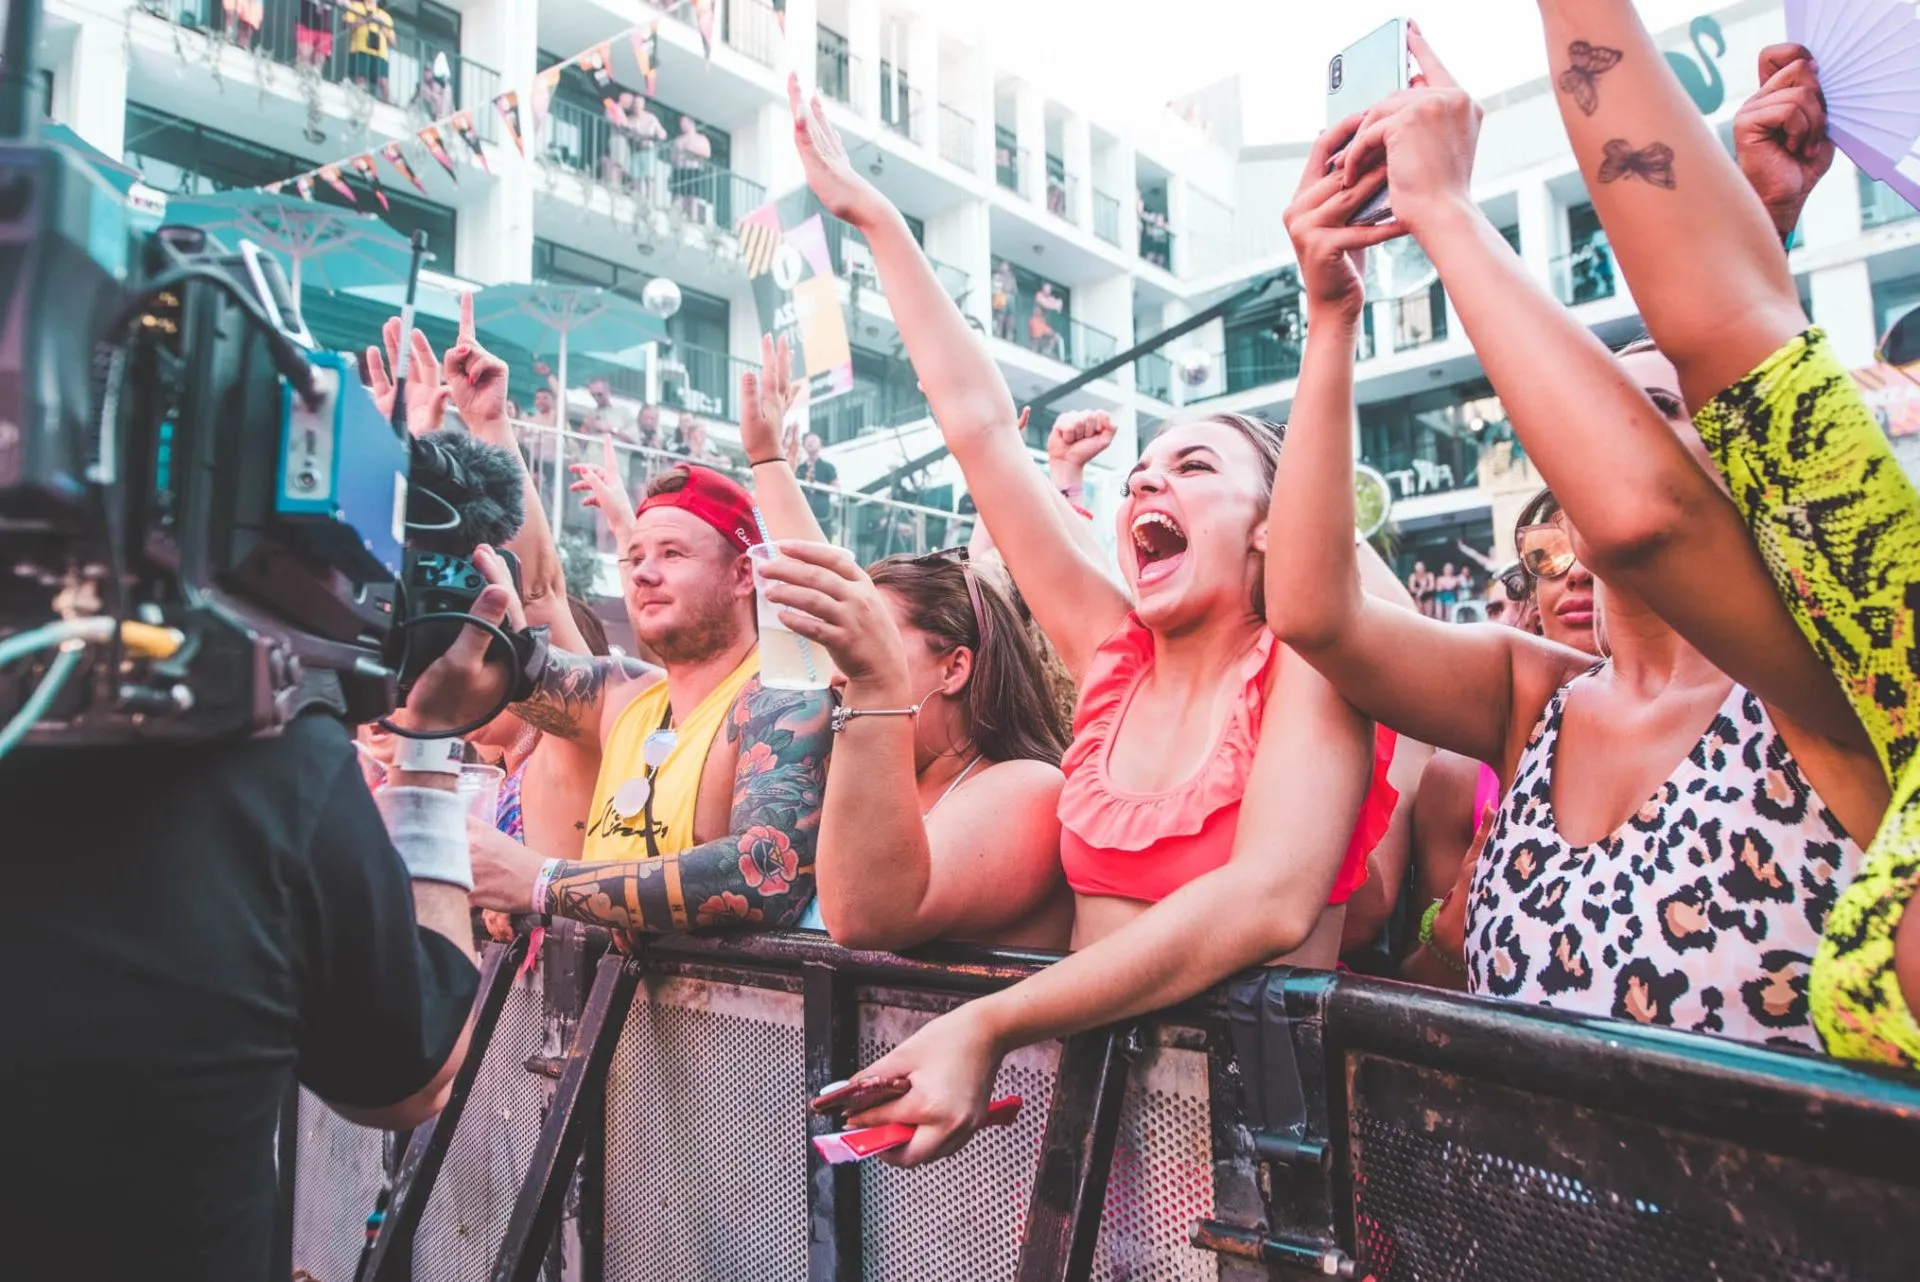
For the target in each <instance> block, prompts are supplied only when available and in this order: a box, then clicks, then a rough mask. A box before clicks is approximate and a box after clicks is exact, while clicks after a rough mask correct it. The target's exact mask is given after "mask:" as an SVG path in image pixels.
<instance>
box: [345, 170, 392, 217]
mask: <svg viewBox="0 0 1920 1282" xmlns="http://www.w3.org/2000/svg"><path fill="white" fill-rule="evenodd" d="M347 163H348V164H350V165H352V166H353V172H354V173H356V174H359V175H360V180H361V181H362V182H364V183H366V184H367V186H369V187H371V188H373V198H374V199H375V200H377V201H379V202H380V208H381V209H382V210H383V211H391V210H392V208H393V206H391V205H389V204H387V193H386V192H385V191H383V190H381V187H380V175H379V174H377V173H375V172H374V169H373V157H372V156H355V157H354V158H353V159H352V160H350V161H348V162H347Z"/></svg>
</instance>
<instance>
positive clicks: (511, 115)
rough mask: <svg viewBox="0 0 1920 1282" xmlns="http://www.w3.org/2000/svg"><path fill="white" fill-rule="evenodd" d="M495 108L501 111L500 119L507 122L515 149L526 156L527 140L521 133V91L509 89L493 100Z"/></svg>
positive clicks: (509, 135) (508, 132) (508, 131)
mask: <svg viewBox="0 0 1920 1282" xmlns="http://www.w3.org/2000/svg"><path fill="white" fill-rule="evenodd" d="M493 109H494V110H495V111H497V112H499V113H500V119H502V120H504V121H506V122H507V137H509V138H511V139H513V147H514V150H515V151H518V152H519V153H520V154H521V155H522V156H525V155H526V154H527V140H526V138H524V137H523V136H522V135H521V133H520V91H519V90H518V89H509V90H507V91H506V92H505V93H503V94H501V95H500V96H499V97H497V98H495V99H494V100H493Z"/></svg>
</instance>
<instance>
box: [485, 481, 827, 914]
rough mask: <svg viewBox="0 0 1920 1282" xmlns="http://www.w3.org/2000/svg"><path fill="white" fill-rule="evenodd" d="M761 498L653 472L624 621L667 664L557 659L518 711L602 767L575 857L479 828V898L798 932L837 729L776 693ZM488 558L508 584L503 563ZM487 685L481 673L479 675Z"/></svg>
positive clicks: (817, 704) (623, 564)
mask: <svg viewBox="0 0 1920 1282" xmlns="http://www.w3.org/2000/svg"><path fill="white" fill-rule="evenodd" d="M757 528H758V526H757V523H756V522H755V520H754V514H753V500H752V498H751V497H750V496H749V495H748V494H747V492H746V491H745V490H743V489H741V488H740V486H739V485H737V484H735V483H734V482H733V481H732V480H731V479H729V478H728V477H727V476H725V475H724V474H722V473H720V472H717V471H715V470H714V469H712V468H708V467H701V466H697V465H682V466H680V467H676V468H674V469H672V470H671V471H669V472H666V473H664V474H662V475H661V476H659V477H657V478H655V480H654V481H653V483H652V484H651V485H649V486H648V487H647V497H646V499H645V501H643V502H642V503H641V504H640V508H639V511H638V513H636V515H635V518H634V522H633V526H632V531H631V533H630V535H629V537H628V542H627V546H626V548H625V550H624V553H623V555H622V556H621V558H620V568H621V570H622V573H623V575H624V578H625V593H626V604H627V615H628V617H629V618H630V619H631V620H632V621H633V625H634V630H635V632H636V633H637V634H638V636H639V639H640V640H641V642H643V643H644V644H645V645H646V646H647V648H648V649H649V650H650V651H652V652H653V653H654V654H656V655H658V656H660V658H661V660H662V661H663V662H664V663H665V665H666V666H665V668H664V669H661V668H654V667H650V666H648V665H646V664H642V663H639V662H638V661H636V660H633V659H627V658H607V657H599V658H597V657H593V656H588V655H573V654H566V653H562V652H559V651H555V652H553V653H552V655H551V657H550V658H549V659H548V662H547V667H546V670H545V671H544V672H543V673H542V674H541V678H540V681H539V683H538V688H537V689H536V691H535V693H534V694H533V696H532V697H531V698H530V699H528V700H527V701H526V702H524V703H519V704H515V705H514V711H515V712H517V713H518V714H519V715H520V718H521V719H522V720H523V721H525V722H527V723H528V724H529V725H533V726H536V727H538V728H539V729H540V730H542V731H544V732H545V734H546V736H547V738H546V739H545V740H544V741H543V743H542V749H543V751H554V752H561V753H566V754H570V755H571V756H572V758H573V760H572V761H570V762H568V763H566V764H565V768H567V769H570V770H571V769H577V770H583V771H592V770H597V778H596V782H595V785H594V790H593V804H592V807H591V809H590V810H589V812H588V813H587V814H586V815H584V816H583V817H582V822H583V825H584V828H585V832H586V842H585V847H584V849H583V851H582V855H583V857H582V858H581V859H580V860H578V861H567V860H559V859H549V858H546V857H545V856H543V855H542V854H541V853H540V852H538V851H534V850H529V849H528V848H527V847H525V846H522V845H520V844H518V843H517V842H514V841H513V840H511V839H510V838H507V837H504V836H502V835H501V834H500V833H498V832H497V831H494V830H492V829H490V828H486V827H484V826H482V825H478V824H475V825H473V826H472V828H471V834H470V835H471V840H472V847H473V870H474V889H473V902H474V904H475V905H477V906H479V907H482V908H493V909H499V910H501V911H505V912H522V913H524V912H538V913H550V914H555V915H559V916H565V917H571V918H573V919H575V920H577V921H584V922H589V923H592V924H594V925H598V926H605V927H607V928H609V929H612V930H619V931H680V930H690V929H700V928H704V927H713V926H790V925H792V924H793V923H795V922H796V921H798V920H799V918H800V915H801V913H802V912H803V911H804V910H805V909H806V907H807V903H808V901H809V900H810V899H811V898H812V897H813V847H814V840H815V837H816V834H817V833H818V830H819V826H820V799H821V796H822V793H823V791H824V787H825V782H826V762H827V752H828V748H829V746H830V744H831V742H832V734H831V731H830V729H829V726H828V715H829V711H830V709H831V702H830V699H829V696H828V694H827V692H826V691H825V690H769V689H766V688H764V687H763V686H762V685H761V684H760V681H759V671H760V651H759V634H758V626H757V623H756V616H755V609H754V590H753V576H752V571H751V569H750V562H749V559H748V557H747V555H746V553H747V549H748V548H749V547H750V546H752V545H753V544H754V543H755V542H757V541H758V538H757V535H756V533H755V531H756V530H757ZM475 559H476V562H477V563H478V564H479V565H480V568H481V570H482V571H483V573H485V574H486V575H487V576H488V578H490V579H492V580H493V581H495V582H503V581H506V580H505V571H504V568H503V567H502V566H501V565H500V563H499V562H498V560H497V558H495V557H493V556H492V554H491V552H490V551H486V550H482V551H481V552H480V553H478V554H477V555H476V558H475ZM476 679H477V674H476Z"/></svg>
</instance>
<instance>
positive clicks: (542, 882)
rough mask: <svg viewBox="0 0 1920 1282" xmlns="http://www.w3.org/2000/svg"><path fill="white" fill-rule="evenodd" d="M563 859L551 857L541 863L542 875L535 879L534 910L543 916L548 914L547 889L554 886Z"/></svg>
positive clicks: (563, 861)
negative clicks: (554, 878) (554, 877)
mask: <svg viewBox="0 0 1920 1282" xmlns="http://www.w3.org/2000/svg"><path fill="white" fill-rule="evenodd" d="M565 862H566V861H565V860H563V859H549V860H547V862H545V863H543V864H541V865H540V875H539V876H538V877H535V878H534V879H533V911H534V912H535V913H538V914H539V915H541V916H543V917H544V916H546V915H547V891H548V890H549V889H550V888H551V887H552V884H553V876H554V874H555V873H557V872H559V871H560V865H561V864H563V863H565Z"/></svg>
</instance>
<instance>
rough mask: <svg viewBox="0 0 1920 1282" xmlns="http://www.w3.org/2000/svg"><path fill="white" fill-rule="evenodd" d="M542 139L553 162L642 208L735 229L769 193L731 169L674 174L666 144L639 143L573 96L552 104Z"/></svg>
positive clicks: (546, 152) (544, 153) (545, 152)
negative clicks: (571, 99) (573, 100)
mask: <svg viewBox="0 0 1920 1282" xmlns="http://www.w3.org/2000/svg"><path fill="white" fill-rule="evenodd" d="M541 145H542V155H543V156H544V158H545V160H546V161H547V162H548V163H549V164H552V165H556V166H558V167H560V168H562V169H567V170H571V171H573V172H574V173H577V174H580V175H582V176H583V177H586V178H589V179H592V180H593V181H595V182H599V183H605V184H607V185H608V186H610V187H612V188H614V189H615V190H618V191H623V192H624V193H625V194H626V195H628V196H630V197H632V198H633V200H634V201H636V202H637V203H638V204H639V206H640V208H641V210H642V211H658V212H661V213H670V214H676V215H678V216H680V217H681V218H683V219H685V220H686V221H688V222H693V223H699V224H703V225H706V226H712V227H721V228H727V229H731V228H732V227H733V225H734V219H736V218H738V217H739V216H740V215H742V214H745V213H749V212H751V211H752V210H754V209H757V208H759V207H760V206H761V205H762V204H764V203H766V199H767V189H766V188H765V187H763V186H761V185H760V184H759V183H757V182H754V181H753V180H751V179H748V178H742V177H740V176H739V175H738V174H735V173H733V172H732V171H730V170H726V169H717V168H707V169H703V170H700V171H698V172H693V173H687V172H682V173H679V174H675V172H674V170H673V166H672V164H671V163H670V161H669V148H668V146H667V145H666V144H664V143H662V144H657V145H656V144H642V145H638V146H636V145H634V144H632V143H631V142H629V141H628V139H627V137H626V136H625V135H624V134H621V133H618V132H617V131H615V130H614V128H613V126H612V124H611V123H609V122H608V120H607V118H606V116H605V115H603V114H601V113H599V112H596V111H588V110H587V109H585V108H584V107H578V106H575V105H574V104H572V103H569V102H556V103H554V104H553V106H552V108H551V110H550V111H549V112H548V115H547V123H546V128H545V136H544V138H543V140H542V144H541Z"/></svg>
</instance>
